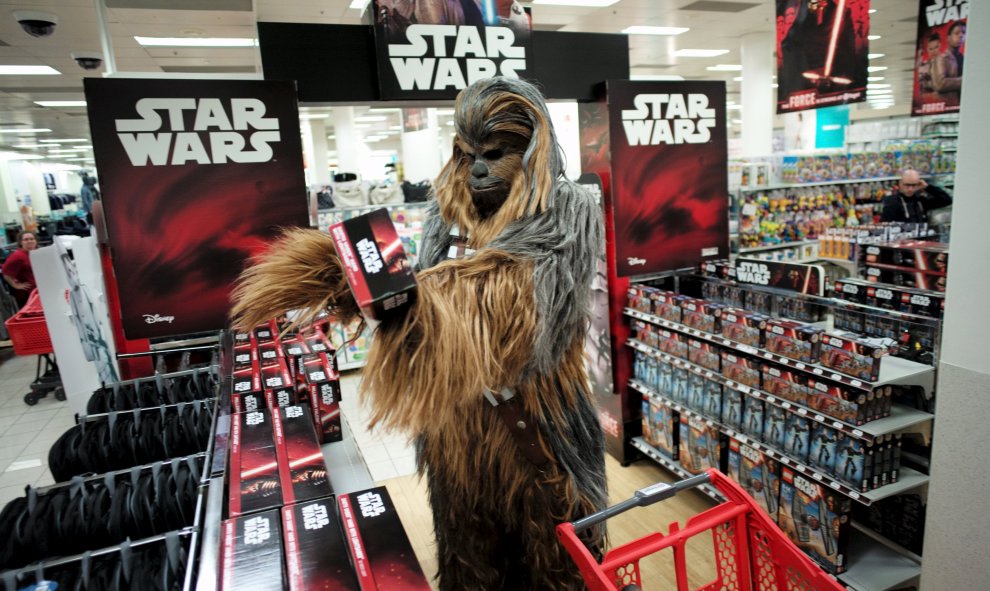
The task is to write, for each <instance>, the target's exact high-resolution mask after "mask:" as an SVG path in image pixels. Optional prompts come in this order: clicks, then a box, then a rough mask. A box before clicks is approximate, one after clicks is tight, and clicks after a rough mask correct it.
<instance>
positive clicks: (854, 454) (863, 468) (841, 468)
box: [832, 434, 874, 492]
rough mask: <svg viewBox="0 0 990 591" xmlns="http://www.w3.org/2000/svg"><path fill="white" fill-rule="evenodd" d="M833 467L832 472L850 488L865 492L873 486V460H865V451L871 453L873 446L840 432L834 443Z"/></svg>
mask: <svg viewBox="0 0 990 591" xmlns="http://www.w3.org/2000/svg"><path fill="white" fill-rule="evenodd" d="M836 452H837V453H836V456H835V467H834V469H833V471H832V474H833V475H834V476H835V477H836V479H838V480H841V481H842V482H844V483H846V485H848V486H849V487H850V488H853V489H855V490H858V491H860V492H866V491H868V490H870V489H871V488H873V481H872V470H873V462H872V461H870V462H869V463H868V462H867V453H868V452H869V454H870V455H871V458H872V455H873V453H874V452H873V446H872V445H870V446H867V445H866V444H864V443H863V441H861V440H859V439H856V438H855V437H849V436H847V435H842V434H840V436H839V441H838V442H837V444H836Z"/></svg>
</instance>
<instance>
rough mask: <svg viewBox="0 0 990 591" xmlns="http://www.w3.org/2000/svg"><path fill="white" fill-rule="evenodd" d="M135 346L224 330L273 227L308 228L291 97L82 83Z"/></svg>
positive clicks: (251, 90)
mask: <svg viewBox="0 0 990 591" xmlns="http://www.w3.org/2000/svg"><path fill="white" fill-rule="evenodd" d="M85 89H86V100H87V103H88V104H89V109H88V110H89V125H90V130H91V133H92V139H93V150H94V153H95V156H96V164H97V168H98V170H99V175H100V186H101V188H102V190H103V207H104V211H105V215H106V223H107V232H108V235H109V241H110V250H111V259H112V263H113V272H114V276H115V277H116V281H117V284H118V289H119V295H120V301H121V315H122V320H123V327H124V332H125V334H126V335H127V338H129V339H137V338H151V337H162V336H170V335H179V334H188V333H193V332H201V331H209V330H216V329H219V328H222V327H223V326H224V325H225V324H226V317H227V311H228V309H229V307H230V304H229V301H228V295H229V292H230V287H231V284H232V283H233V281H234V280H235V279H236V277H237V276H238V274H239V273H240V272H241V270H242V268H243V266H244V262H245V261H246V260H247V259H248V258H249V257H250V256H252V255H254V254H257V253H258V252H260V251H261V250H263V249H264V247H265V245H266V244H267V242H268V241H269V240H270V239H271V238H272V237H273V236H275V234H276V232H277V229H278V228H280V227H287V226H300V225H302V226H305V225H306V224H307V219H308V217H307V211H306V185H305V181H304V178H303V163H302V145H301V139H300V134H299V113H298V108H297V104H296V96H295V89H294V87H293V85H292V83H290V82H270V81H253V80H252V81H246V80H237V81H232V80H223V81H214V80H145V79H134V78H131V79H123V78H120V79H101V78H87V79H86V80H85Z"/></svg>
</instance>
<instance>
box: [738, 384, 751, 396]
mask: <svg viewBox="0 0 990 591" xmlns="http://www.w3.org/2000/svg"><path fill="white" fill-rule="evenodd" d="M735 386H736V389H738V390H739V391H740V392H742V393H743V394H750V393H751V392H752V391H753V390H752V389H751V388H750V387H749V386H744V385H742V384H735Z"/></svg>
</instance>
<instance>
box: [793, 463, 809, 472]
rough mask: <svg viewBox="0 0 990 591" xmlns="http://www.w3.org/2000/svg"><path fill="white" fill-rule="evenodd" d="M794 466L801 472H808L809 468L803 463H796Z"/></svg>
mask: <svg viewBox="0 0 990 591" xmlns="http://www.w3.org/2000/svg"><path fill="white" fill-rule="evenodd" d="M794 468H795V469H796V470H797V471H798V472H801V473H804V472H807V468H805V467H804V466H802V465H801V464H794Z"/></svg>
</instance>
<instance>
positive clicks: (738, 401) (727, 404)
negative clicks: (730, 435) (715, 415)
mask: <svg viewBox="0 0 990 591" xmlns="http://www.w3.org/2000/svg"><path fill="white" fill-rule="evenodd" d="M745 399H746V397H745V395H743V393H742V392H740V391H739V390H736V389H735V388H730V387H729V386H724V387H723V388H722V415H721V417H720V419H721V421H722V424H723V425H725V426H726V427H728V428H730V429H735V430H736V431H742V430H743V424H744V423H743V421H744V420H745V419H744V412H743V409H744V407H745Z"/></svg>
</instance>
